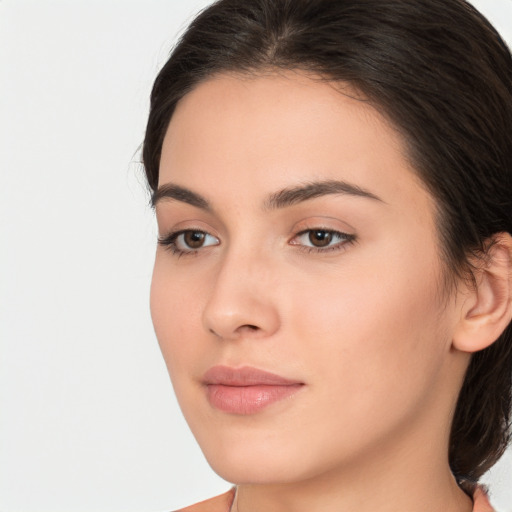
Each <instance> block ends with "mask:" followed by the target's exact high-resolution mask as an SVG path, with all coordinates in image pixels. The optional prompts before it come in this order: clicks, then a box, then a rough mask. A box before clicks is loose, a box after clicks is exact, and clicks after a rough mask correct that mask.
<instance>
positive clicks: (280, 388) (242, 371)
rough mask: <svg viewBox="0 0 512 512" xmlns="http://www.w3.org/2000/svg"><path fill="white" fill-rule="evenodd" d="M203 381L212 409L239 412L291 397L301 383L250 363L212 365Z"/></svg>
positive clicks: (252, 411)
mask: <svg viewBox="0 0 512 512" xmlns="http://www.w3.org/2000/svg"><path fill="white" fill-rule="evenodd" d="M203 384H204V386H205V389H206V397H207V399H208V402H209V403H210V405H211V406H212V407H213V408H215V409H218V410H220V411H222V412H226V413H229V414H238V415H250V414H256V413H257V412H260V411H261V410H263V409H265V408H266V407H268V406H270V405H271V404H273V403H276V402H279V401H281V400H284V399H287V398H290V397H291V396H292V395H294V394H295V393H297V392H298V391H300V390H301V389H302V387H303V386H304V383H303V382H299V381H295V380H290V379H286V378H284V377H281V376H280V375H276V374H273V373H269V372H266V371H263V370H259V369H257V368H252V367H249V366H244V367H242V368H230V367H228V366H214V367H213V368H210V369H209V370H208V371H207V372H206V373H205V375H204V377H203Z"/></svg>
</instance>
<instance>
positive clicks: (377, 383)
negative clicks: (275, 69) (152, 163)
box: [151, 72, 463, 483]
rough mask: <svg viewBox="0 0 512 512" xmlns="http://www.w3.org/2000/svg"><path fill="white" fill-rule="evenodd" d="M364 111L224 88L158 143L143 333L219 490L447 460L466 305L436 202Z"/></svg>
mask: <svg viewBox="0 0 512 512" xmlns="http://www.w3.org/2000/svg"><path fill="white" fill-rule="evenodd" d="M355 96H357V95H356V94H355V92H354V91H353V90H351V89H350V88H348V87H347V88H345V89H344V90H340V88H339V87H338V88H336V87H334V86H333V85H332V84H329V83H325V82H320V81H315V80H313V79H311V78H308V77H307V76H306V75H305V74H301V73H292V72H288V73H285V74H280V75H277V74H276V75H265V76H260V77H241V76H228V75H221V76H218V77H216V78H213V79H211V80H209V81H207V82H204V83H202V84H201V85H199V86H198V87H197V88H196V89H194V90H193V91H192V92H190V93H189V94H188V95H186V96H185V97H184V98H183V100H181V102H180V103H179V104H178V107H177V109H176V111H175V113H174V115H173V118H172V121H171V123H170V126H169V129H168V131H167V134H166V137H165V140H164V144H163V152H162V159H161V166H160V181H159V192H158V194H157V196H156V214H157V219H158V228H159V235H160V241H161V243H160V244H159V247H158V250H157V255H156V262H155V269H154V275H153V283H152V290H151V310H152V316H153V321H154V325H155V330H156V334H157V337H158V340H159V343H160V346H161V349H162V352H163V355H164V357H165V360H166V363H167V366H168V369H169V373H170V375H171V379H172V382H173V385H174V388H175V391H176V394H177V397H178V400H179V402H180V405H181V407H182V410H183V412H184V415H185V417H186V419H187V421H188V423H189V425H190V427H191V429H192V431H193V433H194V435H195V436H196V438H197V440H198V442H199V444H200V445H201V447H202V449H203V451H204V453H205V455H206V457H207V459H208V460H209V462H210V464H211V465H212V466H213V468H214V469H215V470H216V471H217V472H218V473H219V474H220V475H221V476H223V477H224V478H226V479H227V480H231V481H235V482H239V483H240V482H260V483H261V482H279V481H282V482H284V481H298V480H301V479H306V478H311V477H312V476H314V475H319V474H325V473H326V472H329V471H335V470H341V468H347V467H354V465H361V464H363V466H364V463H365V461H366V462H368V463H369V462H370V461H372V460H373V461H374V462H375V460H376V459H375V458H376V457H381V458H385V457H386V454H389V453H393V454H394V456H395V457H396V456H397V453H403V455H404V457H407V456H409V452H411V453H410V456H411V457H413V458H414V460H415V461H416V463H418V461H419V460H420V459H421V453H422V451H424V450H427V449H428V450H429V451H430V453H432V450H433V448H432V446H438V445H441V446H442V449H443V450H446V451H447V448H446V446H445V443H446V442H447V437H448V434H447V432H448V431H449V416H450V410H451V409H452V408H453V405H454V401H455V399H456V394H457V389H458V386H459V385H460V380H461V378H462V372H463V369H461V367H460V364H458V363H455V356H454V354H453V350H452V349H451V336H452V332H453V329H454V326H455V324H456V322H457V319H458V314H459V313H458V311H459V305H460V304H459V301H458V300H457V299H456V300H451V299H450V300H447V297H446V295H445V294H444V293H443V290H442V286H441V285H440V283H441V282H442V279H441V273H442V263H441V262H440V257H439V253H440V250H439V245H438V239H437V236H436V228H435V222H434V204H433V201H432V199H431V197H430V196H429V194H428V193H427V192H426V191H425V189H424V188H423V187H422V186H421V184H420V182H419V180H418V179H417V178H416V176H415V175H414V173H413V171H412V170H411V167H410V164H409V162H408V160H407V159H406V157H405V156H404V148H403V146H402V141H401V138H400V136H399V135H398V134H397V132H396V131H394V130H393V128H392V127H391V125H390V124H388V122H387V121H386V120H385V119H384V118H383V117H382V116H381V115H380V114H379V113H378V112H377V111H376V110H375V109H374V108H372V107H371V106H370V105H369V104H368V103H367V102H365V101H362V99H361V98H360V99H357V98H355ZM457 365H458V366H457ZM261 372H266V373H261ZM268 373H270V374H272V375H271V376H269V375H268ZM435 443H437V444H435ZM408 447H409V448H410V450H409V448H408ZM363 466H361V467H363ZM409 467H410V466H409Z"/></svg>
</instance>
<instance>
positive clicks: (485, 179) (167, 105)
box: [143, 0, 512, 484]
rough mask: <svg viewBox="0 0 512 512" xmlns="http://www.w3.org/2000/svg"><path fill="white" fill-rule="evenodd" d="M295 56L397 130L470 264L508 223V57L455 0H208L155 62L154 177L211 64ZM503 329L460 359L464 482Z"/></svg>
mask: <svg viewBox="0 0 512 512" xmlns="http://www.w3.org/2000/svg"><path fill="white" fill-rule="evenodd" d="M268 69H271V70H272V69H274V70H276V69H277V70H279V69H297V70H304V71H309V72H312V73H314V74H315V75H316V76H318V77H321V78H323V79H325V80H330V81H340V82H348V83H350V84H351V85H352V86H354V87H355V88H356V89H357V90H358V91H360V92H361V93H362V94H363V95H364V97H365V98H367V99H368V100H369V101H370V102H371V103H372V104H373V105H374V106H375V107H376V108H377V109H378V110H379V111H380V112H382V113H383V114H384V115H386V116H387V117H388V119H390V120H391V122H392V123H394V125H395V126H396V127H397V128H398V129H399V130H400V132H401V134H402V136H403V138H404V140H405V142H406V145H407V148H408V157H409V158H410V160H411V162H412V163H413V166H414V168H415V170H416V172H417V174H418V176H419V177H420V178H421V180H422V181H423V183H424V184H425V186H426V187H427V189H428V190H429V192H430V193H431V194H432V195H433V197H434V198H435V199H436V204H437V208H438V212H437V214H438V215H437V221H438V229H439V235H440V239H441V242H442V244H441V246H442V256H443V258H444V260H445V262H446V267H447V269H448V275H450V276H451V277H452V278H453V282H455V281H456V279H455V278H457V277H464V276H466V277H467V276H468V275H469V276H471V266H470V261H471V260H472V259H473V258H474V257H475V255H477V256H481V255H482V254H483V253H484V252H485V245H486V241H489V239H490V237H491V236H492V235H494V234H496V233H500V232H509V233H511V232H512V180H511V176H512V58H511V55H510V51H509V49H508V48H507V46H506V45H505V43H504V42H503V41H502V39H501V38H500V36H499V35H498V34H497V32H496V31H495V30H494V28H493V27H492V26H491V25H490V24H489V22H488V21H487V20H486V19H485V18H484V17H483V16H482V15H481V14H480V13H478V11H476V10H475V9H474V8H473V7H471V6H470V5H469V4H468V3H466V2H465V1H464V0H220V1H218V2H216V3H214V4H213V5H211V6H210V7H208V8H207V9H205V10H204V11H203V12H202V13H200V15H199V16H198V17H197V18H196V19H195V20H194V21H193V22H192V24H191V25H190V27H189V28H188V30H187V31H186V32H185V33H184V35H183V36H182V38H181V40H180V41H179V42H178V44H177V45H176V47H175V48H174V50H173V52H172V54H171V57H170V59H169V60H168V62H167V63H166V64H165V66H164V67H163V69H162V70H161V72H160V74H159V75H158V77H157V79H156V81H155V84H154V88H153V92H152V95H151V110H150V114H149V120H148V125H147V131H146V137H145V141H144V145H143V161H144V165H145V170H146V175H147V180H148V183H149V186H150V188H151V189H152V190H153V191H154V190H155V189H156V188H157V185H158V169H159V163H160V154H161V149H162V142H163V139H164V136H165V133H166V130H167V126H168V124H169V122H170V120H171V117H172V115H173V111H174V109H175V107H176V104H177V102H178V101H179V100H180V99H181V98H182V97H183V96H184V95H186V94H187V93H188V92H189V91H190V90H191V89H192V88H194V87H195V86H197V85H198V84H199V83H201V82H202V81H204V80H206V79H207V78H209V77H211V76H212V75H214V74H217V73H222V72H237V73H256V74H257V73H259V72H263V71H265V70H268ZM511 390H512V330H511V326H510V325H509V326H508V328H507V329H506V331H505V332H504V333H503V334H502V335H501V337H500V338H499V339H498V340H497V341H496V342H495V343H494V344H493V345H492V346H490V347H489V348H487V349H485V350H483V351H481V352H478V353H476V354H475V355H474V356H473V357H472V360H471V363H470V366H469V369H468V371H467V374H466V377H465V381H464V384H463V387H462V390H461V393H460V396H459V400H458V404H457V408H456V411H455V416H454V420H453V425H452V431H451V438H450V453H449V460H450V465H451V468H452V471H453V472H454V474H455V475H456V476H457V477H458V478H459V481H460V482H461V484H462V483H463V482H475V481H477V480H478V479H479V478H480V476H481V475H482V474H483V473H484V472H485V471H486V470H488V469H489V468H490V467H491V466H492V465H493V464H494V463H495V462H496V461H497V460H498V459H499V457H500V456H501V455H502V454H503V452H504V450H505V449H506V446H507V443H508V441H509V438H510V414H511V402H512V392H511Z"/></svg>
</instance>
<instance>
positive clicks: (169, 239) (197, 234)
mask: <svg viewBox="0 0 512 512" xmlns="http://www.w3.org/2000/svg"><path fill="white" fill-rule="evenodd" d="M158 243H159V244H160V245H162V246H164V247H166V248H169V249H170V250H171V251H172V252H173V254H178V255H184V254H192V253H195V252H197V251H198V250H199V249H202V248H204V247H209V246H212V245H219V243H220V241H219V239H218V238H216V237H214V236H213V235H210V234H209V233H206V232H205V231H200V230H198V229H184V230H181V231H176V232H174V233H170V234H169V235H167V236H166V237H163V238H159V239H158Z"/></svg>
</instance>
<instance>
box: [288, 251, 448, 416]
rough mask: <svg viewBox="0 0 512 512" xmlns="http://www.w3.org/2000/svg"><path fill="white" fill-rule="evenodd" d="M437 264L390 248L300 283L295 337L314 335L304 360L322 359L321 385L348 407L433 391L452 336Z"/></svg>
mask: <svg viewBox="0 0 512 512" xmlns="http://www.w3.org/2000/svg"><path fill="white" fill-rule="evenodd" d="M409 256H410V257H409ZM434 261H435V260H434V259H433V258H429V257H428V256H427V255H425V254H418V255H416V254H415V255H404V254H401V255H400V254H396V255H393V254H389V253H388V258H384V259H383V258H380V259H372V260H371V261H370V260H368V261H364V259H361V260H360V261H359V262H358V263H357V264H350V265H348V264H347V266H346V268H347V270H344V269H343V268H342V267H340V269H338V270H337V271H336V272H333V273H332V275H330V276H329V277H328V278H324V279H322V280H320V281H317V283H316V286H314V287H313V286H311V283H308V282H307V280H306V279H304V280H303V281H302V282H299V283H298V286H297V289H296V290H295V291H294V293H293V294H292V295H293V297H295V300H294V302H293V304H292V303H290V308H295V309H294V313H293V314H291V315H290V318H293V320H292V321H291V322H290V325H294V326H295V336H294V337H296V339H303V340H308V342H307V343H306V344H304V345H303V349H305V350H306V351H307V352H308V353H307V354H304V355H303V357H306V360H307V361H309V362H310V363H311V362H313V361H316V368H315V371H316V372H318V373H319V374H321V375H323V376H324V377H325V378H323V379H321V380H319V383H320V384H319V385H320V386H324V385H325V386H326V387H325V393H326V395H331V396H332V395H335V396H336V402H337V403H342V404H343V407H344V408H346V407H347V404H351V406H350V409H352V410H353V411H357V410H358V409H360V410H361V411H362V410H363V409H365V410H366V411H367V410H368V409H369V406H370V404H371V408H375V410H379V409H380V405H381V404H384V403H387V404H389V403H390V402H393V401H394V400H396V401H397V404H398V403H400V402H401V401H402V402H403V403H404V404H405V402H409V401H411V400H414V399H417V398H418V395H420V394H422V393H427V392H428V389H429V386H430V385H431V383H432V382H433V381H434V379H435V374H436V373H437V372H438V371H439V369H440V367H441V365H442V359H443V355H444V353H445V352H446V340H447V339H448V337H449V335H448V333H447V330H446V329H445V328H444V327H443V325H442V323H440V317H441V315H440V303H439V296H438V289H437V284H436V283H437V280H436V275H437V269H436V265H435V264H434ZM298 297H300V298H301V299H302V300H299V299H298ZM327 386H329V388H327ZM333 403H334V402H333ZM398 408H399V407H398Z"/></svg>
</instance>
